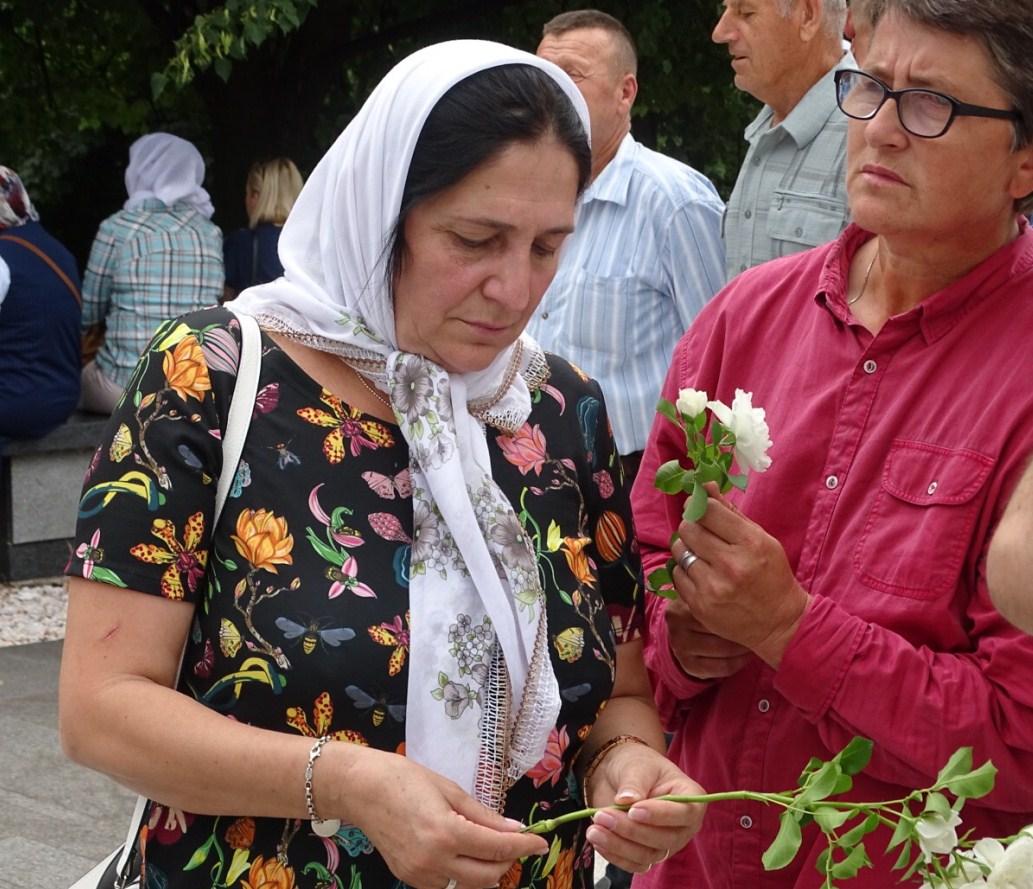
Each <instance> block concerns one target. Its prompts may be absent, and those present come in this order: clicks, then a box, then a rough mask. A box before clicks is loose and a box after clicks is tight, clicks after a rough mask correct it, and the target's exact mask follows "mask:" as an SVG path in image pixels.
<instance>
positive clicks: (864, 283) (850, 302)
mask: <svg viewBox="0 0 1033 889" xmlns="http://www.w3.org/2000/svg"><path fill="white" fill-rule="evenodd" d="M878 258H879V247H878V245H876V247H875V255H874V256H873V257H872V261H871V262H869V263H868V268H867V269H865V272H864V280H863V281H862V282H861V289H860V290H859V291H858V292H857V296H854V297H851V298H850V299H848V300H847V301H846V304H847V305H848V306H852V305H853V304H854V303H855V302H857V301H858V300H859V299H860V298H861V297H862V296H864V291H865V290H866V289H867V287H868V279H869V278H870V277H871V276H872V268H873V267H874V266H875V260H877V259H878Z"/></svg>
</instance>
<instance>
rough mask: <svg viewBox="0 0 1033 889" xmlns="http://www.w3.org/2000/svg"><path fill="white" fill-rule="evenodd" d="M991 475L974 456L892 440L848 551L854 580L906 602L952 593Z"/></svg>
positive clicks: (985, 461)
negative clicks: (871, 499)
mask: <svg viewBox="0 0 1033 889" xmlns="http://www.w3.org/2000/svg"><path fill="white" fill-rule="evenodd" d="M992 468H993V460H992V459H991V458H990V457H987V456H986V455H984V454H978V453H976V452H975V451H966V450H952V449H949V448H941V447H937V446H935V445H929V444H924V443H922V442H915V441H900V440H898V441H895V442H894V443H893V444H892V446H891V447H890V453H889V457H888V459H887V460H886V465H885V468H884V469H883V474H882V481H881V484H880V485H879V490H878V491H877V492H876V495H875V500H874V502H873V503H872V506H871V509H870V510H869V512H868V517H867V519H866V521H865V525H864V530H863V532H862V534H861V539H860V541H859V543H858V545H857V549H856V551H855V558H854V569H855V571H856V572H857V574H858V576H859V577H860V579H861V580H862V581H863V582H864V583H865V584H866V585H867V586H870V587H872V588H874V589H877V590H881V591H882V592H884V593H893V594H895V595H898V596H906V597H907V598H910V599H926V600H928V599H934V598H938V597H940V596H943V595H946V594H948V593H951V592H952V591H953V590H954V589H955V588H956V587H957V584H958V580H959V575H960V572H961V569H962V564H963V563H964V560H965V556H966V555H967V554H968V552H969V550H970V548H971V536H972V528H973V525H974V524H975V520H976V516H977V514H978V512H979V507H980V504H981V502H982V497H981V496H980V494H981V492H982V491H983V488H984V486H985V483H986V480H987V477H988V476H989V474H990V470H991V469H992Z"/></svg>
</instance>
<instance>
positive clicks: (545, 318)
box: [542, 312, 549, 321]
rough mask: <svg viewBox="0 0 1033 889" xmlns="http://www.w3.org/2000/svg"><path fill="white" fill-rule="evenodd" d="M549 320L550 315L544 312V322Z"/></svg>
mask: <svg viewBox="0 0 1033 889" xmlns="http://www.w3.org/2000/svg"><path fill="white" fill-rule="evenodd" d="M548 319H549V313H548V312H542V321H547V320H548Z"/></svg>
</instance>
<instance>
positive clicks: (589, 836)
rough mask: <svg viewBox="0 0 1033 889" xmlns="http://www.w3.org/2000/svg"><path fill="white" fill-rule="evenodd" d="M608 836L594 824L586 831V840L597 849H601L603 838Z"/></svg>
mask: <svg viewBox="0 0 1033 889" xmlns="http://www.w3.org/2000/svg"><path fill="white" fill-rule="evenodd" d="M605 836H606V834H604V833H603V832H602V831H601V830H600V829H599V828H598V827H596V826H595V825H594V824H593V825H592V826H591V827H590V828H588V830H586V831H585V839H586V840H588V842H590V843H591V844H592V845H593V846H594V847H595V848H596V849H600V848H601V846H600V844H601V843H602V841H603V838H604V837H605Z"/></svg>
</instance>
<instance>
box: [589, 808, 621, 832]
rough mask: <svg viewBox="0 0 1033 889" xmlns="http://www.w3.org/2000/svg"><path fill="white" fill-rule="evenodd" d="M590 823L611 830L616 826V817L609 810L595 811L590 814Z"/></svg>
mask: <svg viewBox="0 0 1033 889" xmlns="http://www.w3.org/2000/svg"><path fill="white" fill-rule="evenodd" d="M592 823H593V824H598V825H599V826H600V827H605V828H606V829H607V830H613V829H614V828H615V827H616V826H617V819H616V818H614V817H613V815H611V814H610V813H609V812H596V813H595V814H594V815H593V816H592Z"/></svg>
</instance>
